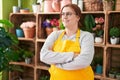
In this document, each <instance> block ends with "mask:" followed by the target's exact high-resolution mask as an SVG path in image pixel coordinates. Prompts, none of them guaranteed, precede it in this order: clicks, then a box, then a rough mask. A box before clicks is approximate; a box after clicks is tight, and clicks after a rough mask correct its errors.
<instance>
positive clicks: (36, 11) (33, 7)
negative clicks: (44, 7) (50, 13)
mask: <svg viewBox="0 0 120 80" xmlns="http://www.w3.org/2000/svg"><path fill="white" fill-rule="evenodd" d="M32 9H33V13H38V12H40V11H41V6H40V4H33V5H32Z"/></svg>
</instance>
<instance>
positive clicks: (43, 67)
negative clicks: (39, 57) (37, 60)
mask: <svg viewBox="0 0 120 80" xmlns="http://www.w3.org/2000/svg"><path fill="white" fill-rule="evenodd" d="M36 68H37V69H42V70H48V69H49V67H47V66H40V65H38V66H36Z"/></svg>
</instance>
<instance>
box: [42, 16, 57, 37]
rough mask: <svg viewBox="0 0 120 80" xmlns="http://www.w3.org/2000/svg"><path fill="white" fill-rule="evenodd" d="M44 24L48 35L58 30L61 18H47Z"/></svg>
mask: <svg viewBox="0 0 120 80" xmlns="http://www.w3.org/2000/svg"><path fill="white" fill-rule="evenodd" d="M42 26H43V27H44V28H45V30H46V33H47V35H49V34H50V33H51V32H53V31H55V30H58V27H59V20H58V19H57V18H52V19H45V21H43V23H42Z"/></svg>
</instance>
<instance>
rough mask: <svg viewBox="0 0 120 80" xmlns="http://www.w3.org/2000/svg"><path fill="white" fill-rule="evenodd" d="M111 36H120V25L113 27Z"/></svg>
mask: <svg viewBox="0 0 120 80" xmlns="http://www.w3.org/2000/svg"><path fill="white" fill-rule="evenodd" d="M109 34H110V36H111V37H119V36H120V29H119V28H118V27H112V28H111V29H110V32H109Z"/></svg>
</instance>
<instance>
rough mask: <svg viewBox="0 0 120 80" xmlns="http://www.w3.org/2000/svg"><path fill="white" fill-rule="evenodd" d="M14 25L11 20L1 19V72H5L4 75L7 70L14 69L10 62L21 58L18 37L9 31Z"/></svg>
mask: <svg viewBox="0 0 120 80" xmlns="http://www.w3.org/2000/svg"><path fill="white" fill-rule="evenodd" d="M12 27H13V24H12V23H11V22H10V21H9V20H0V72H3V73H2V74H3V75H4V73H5V74H6V71H9V70H13V69H14V68H13V66H12V65H11V64H9V62H11V61H17V60H18V58H19V56H18V55H17V54H16V47H17V45H18V39H17V37H16V36H15V35H14V34H12V33H10V32H9V29H10V28H12ZM5 77H6V76H5ZM3 78H4V77H3Z"/></svg>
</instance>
